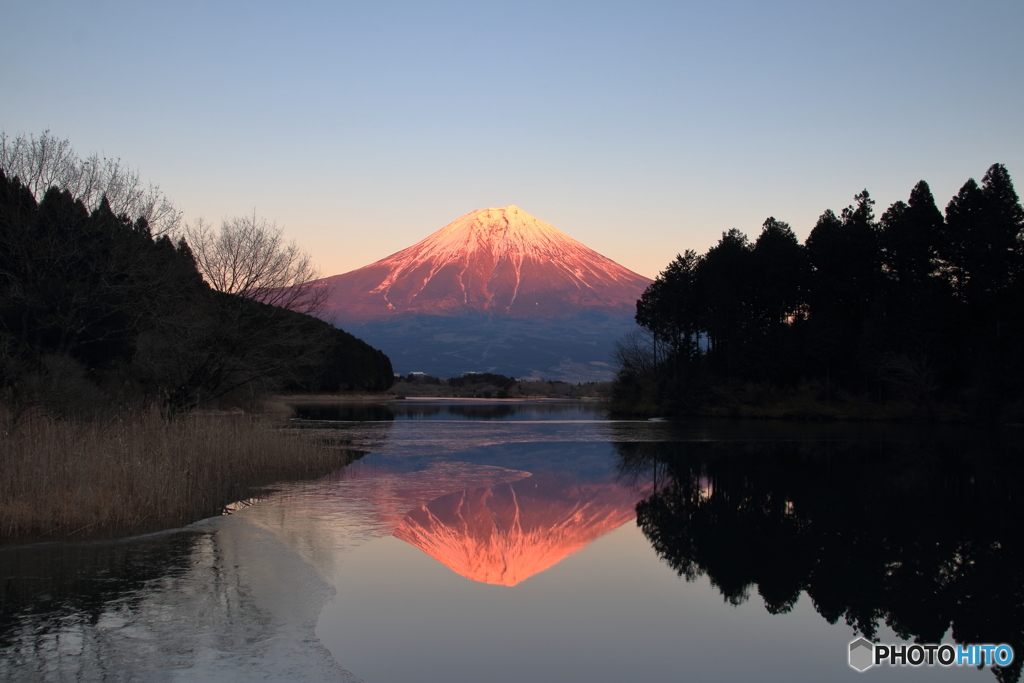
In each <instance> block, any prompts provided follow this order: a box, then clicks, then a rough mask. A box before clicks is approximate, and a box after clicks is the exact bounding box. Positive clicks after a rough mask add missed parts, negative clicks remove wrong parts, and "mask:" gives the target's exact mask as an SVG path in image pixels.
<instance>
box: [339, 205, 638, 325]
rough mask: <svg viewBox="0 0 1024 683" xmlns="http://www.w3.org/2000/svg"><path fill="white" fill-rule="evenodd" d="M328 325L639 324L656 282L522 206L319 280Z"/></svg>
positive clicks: (475, 214)
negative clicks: (641, 302) (391, 321)
mask: <svg viewBox="0 0 1024 683" xmlns="http://www.w3.org/2000/svg"><path fill="white" fill-rule="evenodd" d="M320 282H321V283H322V284H323V285H325V286H331V287H332V289H333V291H332V294H331V296H330V298H329V301H328V305H327V310H326V311H325V313H324V317H326V318H328V319H333V320H334V321H335V322H337V323H341V324H346V323H348V324H351V323H353V322H367V321H371V320H374V319H381V318H389V317H394V316H396V315H399V314H406V313H408V314H427V315H443V316H452V315H463V314H467V313H485V314H487V315H497V316H502V317H512V318H556V317H568V316H572V315H574V314H576V313H579V312H581V311H600V312H606V313H608V314H613V315H619V316H632V314H633V312H634V307H635V304H636V300H637V299H638V298H639V297H640V294H642V293H643V291H644V288H646V287H647V285H648V284H649V283H650V280H649V279H647V278H645V277H643V276H642V275H639V274H637V273H634V272H632V271H631V270H628V269H626V268H624V267H622V266H620V265H619V264H617V263H615V262H614V261H612V260H611V259H608V258H606V257H604V256H602V255H601V254H598V253H597V252H596V251H594V250H593V249H590V248H589V247H587V246H586V245H584V244H582V243H581V242H578V241H576V240H574V239H573V238H571V237H569V236H568V235H566V234H565V233H563V232H561V231H559V230H558V229H557V228H555V227H554V226H552V225H550V224H548V223H545V222H544V221H541V220H539V219H537V218H535V217H534V216H531V215H530V214H528V213H526V212H525V211H523V210H522V209H519V208H518V207H515V206H506V207H501V208H491V209H480V210H477V211H472V212H470V213H468V214H466V215H464V216H462V217H460V218H458V219H457V220H455V221H453V222H451V223H449V224H448V225H446V226H445V227H443V228H441V229H440V230H438V231H437V232H435V233H433V234H432V235H430V236H428V237H427V238H425V239H423V240H421V241H420V242H418V243H416V244H414V245H413V246H411V247H409V248H407V249H403V250H402V251H400V252H398V253H396V254H392V255H391V256H388V257H387V258H385V259H382V260H380V261H377V262H376V263H371V264H370V265H368V266H365V267H363V268H359V269H358V270H353V271H350V272H348V273H344V274H342V275H335V276H333V277H329V278H325V279H323V280H321V281H320Z"/></svg>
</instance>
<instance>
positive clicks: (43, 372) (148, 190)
mask: <svg viewBox="0 0 1024 683" xmlns="http://www.w3.org/2000/svg"><path fill="white" fill-rule="evenodd" d="M181 223H182V221H181V219H180V213H179V212H177V210H176V209H175V208H174V206H173V204H172V203H171V202H170V201H169V200H167V199H166V198H165V197H164V196H163V195H162V193H161V192H160V191H159V189H158V188H157V187H155V186H153V185H148V186H147V185H146V184H144V183H142V182H141V181H140V179H139V175H138V173H137V172H136V171H133V170H131V169H128V168H126V167H125V166H123V165H122V164H121V163H120V161H119V160H109V159H101V158H99V157H98V156H97V155H93V156H91V157H87V158H85V159H81V158H79V157H78V155H77V154H76V153H75V152H74V150H73V149H72V148H71V146H70V144H69V143H68V142H67V141H65V140H60V139H57V138H55V137H53V136H51V135H50V134H49V133H44V134H43V135H42V136H40V137H39V138H35V137H32V138H27V137H25V136H18V137H15V138H13V139H11V138H8V137H6V136H5V135H3V134H2V133H0V544H3V543H6V542H20V541H24V540H38V539H41V538H73V539H82V538H89V537H94V538H99V537H107V536H117V535H126V534H137V533H143V532H147V531H155V530H158V529H165V528H172V527H176V526H181V525H183V524H188V523H190V522H193V521H195V520H198V519H203V518H205V517H209V516H212V515H216V514H218V513H220V512H221V511H222V510H223V509H224V506H226V505H229V504H231V503H233V502H235V501H238V500H245V499H246V498H249V497H251V496H253V495H258V493H259V492H260V491H262V490H264V487H266V486H268V485H272V484H274V483H276V482H279V481H282V480H286V479H291V478H303V477H315V476H322V475H324V474H327V473H330V472H333V471H336V470H337V469H339V468H341V467H343V466H344V465H345V464H346V463H348V462H349V461H350V460H351V459H353V458H356V457H359V456H360V454H359V453H355V452H353V451H350V450H349V449H347V448H345V447H344V445H343V444H336V443H327V442H323V441H324V440H322V439H321V440H320V441H317V440H313V439H308V438H301V437H300V436H298V435H296V434H293V433H290V432H289V430H284V429H278V428H276V424H275V423H274V422H272V421H271V420H270V419H269V418H267V417H264V416H263V415H262V412H261V411H262V410H263V409H264V407H265V406H264V405H263V401H264V399H265V398H267V397H268V395H269V394H271V393H272V392H274V393H277V392H337V391H346V390H347V391H383V390H386V389H387V388H388V387H390V386H391V384H392V383H393V381H394V377H393V375H392V369H391V361H390V360H389V359H388V357H387V356H386V355H384V354H383V353H382V352H381V351H379V350H377V349H374V348H372V347H371V346H369V345H368V344H366V343H364V342H363V341H361V340H359V339H356V338H355V337H353V336H352V335H350V334H348V333H346V332H344V331H342V330H340V329H336V328H335V327H334V326H332V325H331V324H329V323H327V322H324V321H322V320H320V319H318V318H316V317H314V316H313V315H311V314H312V313H315V312H317V311H318V308H319V306H320V304H321V303H322V301H323V300H324V298H325V296H326V291H325V290H323V289H322V288H320V287H318V286H317V285H316V283H315V282H313V281H314V280H315V277H314V273H315V270H314V269H313V268H312V264H311V262H310V260H309V258H308V256H307V255H305V253H304V252H302V251H301V250H300V249H299V248H298V247H297V245H295V243H294V242H291V243H289V242H286V241H285V240H284V239H283V237H282V231H281V230H280V229H278V228H277V227H276V226H275V225H273V224H269V225H268V224H267V223H266V221H264V220H263V219H260V218H258V217H257V216H255V214H253V215H252V216H247V217H243V218H235V219H230V220H225V221H224V222H223V224H222V225H221V226H220V227H219V229H214V228H213V227H212V226H208V225H206V224H204V223H203V222H202V221H201V220H197V221H195V222H194V223H193V224H192V225H187V224H186V225H184V226H182V225H181ZM257 413H259V414H257ZM321 442H323V443H321Z"/></svg>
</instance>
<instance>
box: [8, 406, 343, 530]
mask: <svg viewBox="0 0 1024 683" xmlns="http://www.w3.org/2000/svg"><path fill="white" fill-rule="evenodd" d="M0 417H4V416H2V415H0ZM0 424H3V420H0ZM352 455H353V454H352V453H351V452H350V451H345V450H342V449H338V448H329V447H327V446H324V445H321V444H317V443H315V442H313V441H311V440H309V439H308V437H303V436H301V435H300V434H295V433H289V432H285V431H283V430H277V429H274V428H272V426H271V425H270V424H269V423H268V422H267V421H265V420H260V419H255V418H251V417H247V416H212V415H192V416H187V417H183V418H179V419H176V420H172V421H168V420H165V419H162V418H161V417H160V416H159V414H156V413H147V414H142V415H128V416H122V417H119V418H116V419H112V420H105V421H95V422H76V421H70V420H53V419H49V418H34V419H31V420H28V421H23V422H22V423H21V424H20V425H19V426H18V427H17V429H15V430H13V432H12V433H10V434H3V433H2V432H0V542H12V541H28V540H41V539H69V538H70V539H80V538H96V537H101V536H107V537H109V536H117V535H130V534H136V533H144V532H148V531H155V530H158V529H166V528H173V527H176V526H181V525H184V524H188V523H191V522H194V521H196V520H199V519H203V518H204V517H209V516H212V515H216V514H219V513H220V512H221V511H222V510H223V509H224V507H225V506H226V505H228V504H230V503H232V502H234V501H237V500H241V499H245V498H248V497H251V496H252V495H254V493H255V492H258V491H259V489H260V488H261V487H266V486H268V485H270V484H273V483H274V482H278V481H283V480H286V479H296V478H302V477H312V476H320V475H323V474H327V473H329V472H332V471H334V470H337V469H339V468H341V467H343V466H344V465H345V464H347V463H348V462H349V461H350V460H351V459H352Z"/></svg>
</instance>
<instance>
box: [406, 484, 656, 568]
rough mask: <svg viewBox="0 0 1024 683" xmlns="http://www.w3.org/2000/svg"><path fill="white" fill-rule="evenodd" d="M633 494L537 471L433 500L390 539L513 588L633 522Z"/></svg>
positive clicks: (619, 489) (612, 486) (418, 510)
mask: <svg viewBox="0 0 1024 683" xmlns="http://www.w3.org/2000/svg"><path fill="white" fill-rule="evenodd" d="M638 497H639V496H638V495H636V494H634V493H631V492H630V491H627V490H626V489H624V488H622V487H621V486H618V485H616V484H599V483H594V484H590V483H581V482H579V481H574V480H571V479H569V478H567V477H564V476H563V477H559V476H557V475H553V474H548V473H542V474H537V475H534V476H532V477H529V478H527V479H523V480H521V481H517V482H514V483H512V484H502V485H500V486H491V487H487V488H478V489H472V490H465V491H461V492H458V493H451V494H448V495H445V496H441V497H440V498H436V499H435V500H433V501H431V502H430V503H428V504H427V505H421V506H419V507H418V508H416V509H414V510H413V511H412V512H410V513H409V514H408V515H406V517H405V519H403V520H402V522H401V523H400V524H399V525H398V528H397V529H396V531H395V536H396V537H398V538H400V539H402V540H403V541H406V542H408V543H411V544H412V545H414V546H416V547H417V548H419V549H420V550H422V551H423V552H425V553H427V554H428V555H430V556H431V557H433V558H434V559H436V560H438V561H439V562H442V563H443V564H445V565H446V566H448V567H449V568H450V569H451V570H452V571H454V572H456V573H457V574H460V575H462V576H465V577H466V578H469V579H473V580H474V581H480V582H483V583H490V584H498V585H505V586H514V585H516V584H517V583H520V582H521V581H524V580H526V579H528V578H530V577H531V576H533V575H534V574H537V573H540V572H542V571H544V570H545V569H547V568H549V567H551V566H553V565H555V564H557V563H558V562H560V561H561V560H563V559H565V558H566V557H568V556H569V555H571V554H573V553H574V552H576V551H578V550H580V549H581V548H583V547H584V546H586V545H587V544H588V543H590V542H591V541H594V540H595V539H597V538H599V537H600V536H603V535H604V534H606V533H608V532H609V531H611V530H612V529H615V528H616V527H619V526H621V525H622V524H624V523H625V522H627V521H629V520H630V519H632V518H633V517H634V515H635V512H634V506H635V503H636V500H637V499H638Z"/></svg>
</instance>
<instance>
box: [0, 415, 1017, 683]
mask: <svg viewBox="0 0 1024 683" xmlns="http://www.w3.org/2000/svg"><path fill="white" fill-rule="evenodd" d="M290 424H291V426H293V427H295V428H301V429H304V430H310V435H312V436H317V437H323V438H325V439H329V440H331V441H332V442H335V443H342V444H344V445H346V446H348V447H351V448H354V449H357V450H360V451H363V452H366V453H367V454H366V455H365V456H364V457H363V458H361V459H360V460H358V461H357V462H355V463H353V464H352V465H350V466H349V467H348V468H346V469H345V470H344V471H342V472H340V473H336V474H335V475H332V476H331V477H327V478H324V479H321V480H316V481H306V482H296V483H290V484H286V485H283V486H281V487H280V488H279V490H278V491H277V492H275V493H273V494H272V495H269V496H267V497H266V498H264V499H262V500H259V501H255V502H253V503H252V504H251V505H240V506H239V509H238V510H237V511H235V512H234V513H233V514H231V515H228V516H224V517H220V518H216V519H212V520H206V521H204V522H201V523H199V524H196V525H192V526H190V527H187V528H186V529H182V530H178V531H174V532H168V533H163V534H157V535H152V536H147V537H143V538H137V539H127V540H124V541H119V542H110V543H90V544H48V545H37V546H26V547H21V548H8V549H4V550H0V578H2V580H3V588H2V592H0V599H2V611H0V679H2V680H26V681H28V680H55V681H56V680H160V681H163V680H238V681H242V680H253V679H261V680H262V679H268V680H292V681H298V680H343V681H358V680H360V679H362V680H364V681H366V682H367V683H403V682H429V681H445V682H447V683H452V682H458V681H474V682H480V681H484V682H486V681H495V682H503V681H517V682H522V681H588V682H591V681H615V682H621V681H679V680H687V681H822V680H844V679H848V680H865V679H864V678H860V677H861V676H864V677H870V678H871V679H872V680H883V681H896V680H899V681H903V680H925V679H928V680H931V679H941V680H970V681H990V680H1000V681H1016V680H1019V679H1020V671H1021V667H1020V662H1021V659H1022V658H1024V547H1022V546H1024V533H1022V531H1024V510H1022V506H1021V495H1020V492H1021V488H1020V485H1021V482H1022V470H1024V466H1022V463H1024V450H1022V446H1021V443H1022V439H1021V429H1020V428H1016V427H1007V428H999V429H988V430H978V429H966V428H956V427H942V428H934V427H931V428H922V427H907V426H892V425H866V424H796V423H779V422H769V421H763V422H756V421H746V422H744V421H724V420H714V421H712V420H692V421H679V422H663V421H611V420H607V419H605V418H604V417H603V414H602V413H601V411H600V409H599V407H598V406H597V405H594V404H586V403H559V402H534V403H528V402H522V403H514V402H497V401H486V402H485V401H479V402H461V403H460V402H454V401H416V400H408V401H400V402H395V403H392V404H387V405H385V404H381V405H367V404H334V405H299V406H296V418H295V419H294V420H292V421H291V423H290ZM860 635H866V636H867V637H868V638H869V639H875V640H876V641H878V642H881V643H902V642H908V643H909V642H913V641H914V639H915V638H916V639H918V640H919V641H920V642H925V643H934V642H948V643H1008V644H1010V645H1012V646H1013V647H1014V649H1015V651H1016V652H1017V653H1018V654H1017V659H1016V661H1015V662H1014V665H1013V666H1012V667H1010V668H1008V669H1003V670H996V671H995V672H993V671H990V670H988V669H985V670H978V669H977V668H971V667H956V666H952V667H938V666H935V667H927V666H921V667H887V666H882V667H873V668H871V669H869V670H868V671H867V672H865V673H863V674H859V673H858V672H856V671H854V670H853V669H851V668H850V667H849V666H848V664H847V652H848V647H849V643H850V642H851V641H852V640H854V639H855V638H856V637H858V636H860ZM342 667H343V668H342Z"/></svg>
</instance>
